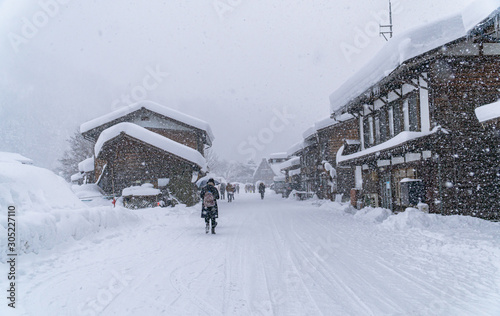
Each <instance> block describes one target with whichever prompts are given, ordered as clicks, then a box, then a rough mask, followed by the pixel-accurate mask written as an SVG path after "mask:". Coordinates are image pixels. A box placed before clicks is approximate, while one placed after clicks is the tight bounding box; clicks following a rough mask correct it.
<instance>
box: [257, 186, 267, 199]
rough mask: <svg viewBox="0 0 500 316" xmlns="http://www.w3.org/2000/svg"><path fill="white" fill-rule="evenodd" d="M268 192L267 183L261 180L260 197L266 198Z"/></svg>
mask: <svg viewBox="0 0 500 316" xmlns="http://www.w3.org/2000/svg"><path fill="white" fill-rule="evenodd" d="M265 192H266V185H265V184H264V182H261V183H260V184H259V193H260V198H261V199H262V200H263V199H264V193H265Z"/></svg>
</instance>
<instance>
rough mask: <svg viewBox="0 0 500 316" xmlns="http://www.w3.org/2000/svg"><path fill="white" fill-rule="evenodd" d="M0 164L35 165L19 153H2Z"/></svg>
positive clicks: (0, 154) (0, 152) (0, 153)
mask: <svg viewBox="0 0 500 316" xmlns="http://www.w3.org/2000/svg"><path fill="white" fill-rule="evenodd" d="M0 162H10V163H23V164H27V165H32V164H33V160H31V159H29V158H26V157H24V156H22V155H20V154H18V153H9V152H5V151H0Z"/></svg>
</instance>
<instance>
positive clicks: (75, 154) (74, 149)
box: [57, 131, 94, 181]
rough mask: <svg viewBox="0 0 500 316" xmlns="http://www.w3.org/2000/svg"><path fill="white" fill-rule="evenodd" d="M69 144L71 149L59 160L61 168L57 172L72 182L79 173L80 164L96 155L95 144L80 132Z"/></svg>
mask: <svg viewBox="0 0 500 316" xmlns="http://www.w3.org/2000/svg"><path fill="white" fill-rule="evenodd" d="M67 142H68V143H69V149H67V150H66V151H65V152H64V156H63V157H62V158H61V159H59V163H60V164H61V166H60V167H59V168H58V169H57V172H58V174H59V175H60V176H61V177H63V178H64V179H66V180H67V181H70V179H71V176H72V175H73V174H75V173H77V172H78V164H79V163H80V162H82V161H83V160H85V159H87V158H89V157H92V156H93V155H94V144H93V143H92V142H90V141H88V140H86V139H85V138H83V136H82V134H80V132H79V131H75V133H74V135H73V136H71V137H70V138H69V139H68V140H67Z"/></svg>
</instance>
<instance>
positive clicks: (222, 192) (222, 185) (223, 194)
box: [220, 182, 226, 200]
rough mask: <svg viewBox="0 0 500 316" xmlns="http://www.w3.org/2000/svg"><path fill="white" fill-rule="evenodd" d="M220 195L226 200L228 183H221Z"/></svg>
mask: <svg viewBox="0 0 500 316" xmlns="http://www.w3.org/2000/svg"><path fill="white" fill-rule="evenodd" d="M220 195H221V199H222V200H224V199H225V196H226V184H225V183H224V182H222V183H221V184H220Z"/></svg>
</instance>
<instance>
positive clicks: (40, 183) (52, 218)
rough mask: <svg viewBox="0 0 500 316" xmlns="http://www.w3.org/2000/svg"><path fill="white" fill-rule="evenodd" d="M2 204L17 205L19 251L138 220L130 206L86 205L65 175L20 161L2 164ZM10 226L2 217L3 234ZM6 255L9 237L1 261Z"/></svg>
mask: <svg viewBox="0 0 500 316" xmlns="http://www.w3.org/2000/svg"><path fill="white" fill-rule="evenodd" d="M80 192H84V191H83V190H82V191H80ZM0 205H1V206H2V207H5V209H6V208H7V206H14V207H15V217H13V218H14V219H15V223H16V251H17V253H18V254H21V253H30V252H34V253H38V252H39V251H40V250H42V249H51V248H52V247H54V246H55V245H57V244H61V243H64V242H66V241H70V240H75V239H76V240H78V239H81V238H83V237H84V236H86V235H89V234H93V233H96V232H98V231H100V230H102V229H106V228H110V227H117V226H120V225H122V224H123V223H127V222H133V221H137V220H138V217H137V216H136V215H135V214H133V213H131V212H130V211H129V210H127V209H123V208H116V209H115V208H111V207H102V206H101V207H95V208H89V207H86V205H85V204H84V203H82V202H81V201H80V200H79V199H78V197H77V196H76V195H75V194H74V193H73V192H72V191H71V189H70V187H69V184H68V183H66V182H65V181H64V180H63V179H62V178H61V177H59V176H57V175H55V174H54V173H53V172H51V171H49V170H47V169H43V168H39V167H35V166H31V165H24V164H20V163H0ZM7 227H8V226H7V216H2V217H1V218H0V235H1V236H7ZM6 254H7V244H6V239H5V238H0V262H5V260H6V259H7V258H6Z"/></svg>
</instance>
